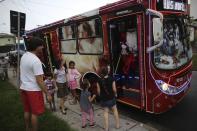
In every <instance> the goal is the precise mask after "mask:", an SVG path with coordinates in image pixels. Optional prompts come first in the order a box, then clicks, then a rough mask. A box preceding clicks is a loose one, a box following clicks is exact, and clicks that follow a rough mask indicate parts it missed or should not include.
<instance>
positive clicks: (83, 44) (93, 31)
mask: <svg viewBox="0 0 197 131" xmlns="http://www.w3.org/2000/svg"><path fill="white" fill-rule="evenodd" d="M78 38H79V41H78V44H79V52H80V53H84V54H101V53H102V52H103V42H102V37H101V23H100V21H99V19H92V20H90V21H85V22H82V23H80V24H79V25H78Z"/></svg>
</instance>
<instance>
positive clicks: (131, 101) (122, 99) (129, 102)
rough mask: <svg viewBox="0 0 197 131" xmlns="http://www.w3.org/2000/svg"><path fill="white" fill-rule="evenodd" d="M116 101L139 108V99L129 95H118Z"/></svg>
mask: <svg viewBox="0 0 197 131" xmlns="http://www.w3.org/2000/svg"><path fill="white" fill-rule="evenodd" d="M117 101H118V102H120V103H124V104H127V105H130V106H133V107H136V108H139V109H140V104H141V102H140V100H137V99H131V98H129V97H119V98H118V99H117Z"/></svg>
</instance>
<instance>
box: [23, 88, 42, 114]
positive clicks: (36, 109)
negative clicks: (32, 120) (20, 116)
mask: <svg viewBox="0 0 197 131" xmlns="http://www.w3.org/2000/svg"><path fill="white" fill-rule="evenodd" d="M21 99H22V103H23V107H24V111H25V112H29V113H32V114H34V115H41V114H42V113H44V111H45V107H44V98H43V94H42V91H24V90H21Z"/></svg>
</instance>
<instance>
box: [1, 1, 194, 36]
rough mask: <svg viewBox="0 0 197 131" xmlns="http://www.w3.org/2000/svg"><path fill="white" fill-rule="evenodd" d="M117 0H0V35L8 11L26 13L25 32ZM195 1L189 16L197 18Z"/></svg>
mask: <svg viewBox="0 0 197 131" xmlns="http://www.w3.org/2000/svg"><path fill="white" fill-rule="evenodd" d="M115 1H118V0H55V1H54V0H0V33H9V32H10V10H14V11H18V12H23V13H26V30H30V29H33V28H36V27H38V26H42V25H45V24H49V23H52V22H55V21H58V20H61V19H64V18H68V17H71V16H74V15H78V14H80V13H84V12H86V11H90V10H92V9H96V8H98V7H100V6H103V5H106V4H108V3H112V2H115ZM195 7H197V0H191V16H194V18H197V13H196V12H197V11H196V8H195Z"/></svg>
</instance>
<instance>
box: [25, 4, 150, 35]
mask: <svg viewBox="0 0 197 131" xmlns="http://www.w3.org/2000/svg"><path fill="white" fill-rule="evenodd" d="M142 1H148V0H120V1H117V2H114V3H110V4H107V5H105V6H102V7H100V8H97V9H94V10H91V11H88V12H85V13H82V14H79V15H76V16H72V17H70V18H66V19H62V20H59V21H56V22H53V23H50V24H46V25H44V26H41V27H38V28H35V29H32V30H29V31H26V34H27V35H28V34H31V33H33V32H37V31H43V30H47V29H49V28H55V27H57V26H60V25H64V24H65V23H69V22H70V21H77V20H81V19H83V18H87V17H90V16H95V15H98V14H105V13H108V12H110V11H113V10H117V9H118V8H123V7H128V6H129V5H131V4H132V5H135V4H139V3H142Z"/></svg>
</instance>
